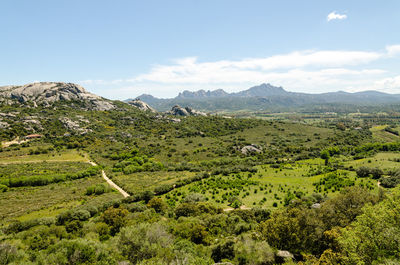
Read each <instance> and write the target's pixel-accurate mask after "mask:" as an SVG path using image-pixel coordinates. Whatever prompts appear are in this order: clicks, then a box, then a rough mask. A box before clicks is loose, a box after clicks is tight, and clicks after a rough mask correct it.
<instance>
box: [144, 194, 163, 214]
mask: <svg viewBox="0 0 400 265" xmlns="http://www.w3.org/2000/svg"><path fill="white" fill-rule="evenodd" d="M147 207H149V208H153V209H154V210H155V211H156V212H157V213H164V212H165V211H166V210H167V208H168V206H167V204H166V203H165V202H164V201H163V199H161V198H157V197H154V198H153V199H151V200H150V201H149V202H148V203H147Z"/></svg>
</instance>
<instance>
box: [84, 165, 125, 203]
mask: <svg viewBox="0 0 400 265" xmlns="http://www.w3.org/2000/svg"><path fill="white" fill-rule="evenodd" d="M88 163H89V164H91V165H92V166H97V164H96V163H95V162H93V161H88ZM101 176H102V177H103V179H105V180H106V181H107V183H108V184H109V185H110V186H111V187H113V188H114V189H116V190H117V191H119V192H120V193H121V194H122V196H124V198H126V197H129V196H130V195H129V194H128V193H127V192H126V191H124V190H123V189H122V188H121V187H120V186H118V185H117V184H115V183H114V181H112V180H111V179H110V178H109V177H107V175H106V172H104V170H101Z"/></svg>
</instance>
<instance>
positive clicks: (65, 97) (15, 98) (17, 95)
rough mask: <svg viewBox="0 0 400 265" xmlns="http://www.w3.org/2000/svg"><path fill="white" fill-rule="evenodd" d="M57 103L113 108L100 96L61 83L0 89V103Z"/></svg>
mask: <svg viewBox="0 0 400 265" xmlns="http://www.w3.org/2000/svg"><path fill="white" fill-rule="evenodd" d="M58 101H82V102H83V103H84V104H85V106H86V107H87V108H89V109H94V110H110V109H113V108H115V106H114V105H113V104H112V103H111V102H109V101H108V100H106V99H103V98H102V97H100V96H97V95H95V94H92V93H89V92H87V91H86V90H85V89H84V88H83V87H81V86H79V85H76V84H72V83H62V82H39V83H32V84H27V85H23V86H4V87H0V102H3V103H15V102H19V103H33V105H34V106H36V105H45V106H48V105H50V104H51V103H54V102H58Z"/></svg>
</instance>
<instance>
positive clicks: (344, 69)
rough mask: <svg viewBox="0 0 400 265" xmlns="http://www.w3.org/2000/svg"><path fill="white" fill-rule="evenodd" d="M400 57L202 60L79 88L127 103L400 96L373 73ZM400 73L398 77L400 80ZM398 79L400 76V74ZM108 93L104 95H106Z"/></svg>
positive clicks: (340, 54)
mask: <svg viewBox="0 0 400 265" xmlns="http://www.w3.org/2000/svg"><path fill="white" fill-rule="evenodd" d="M396 55H400V45H392V46H387V47H386V48H385V49H383V50H381V51H358V50H352V51H346V50H320V51H316V50H306V51H295V52H291V53H287V54H278V55H273V56H269V57H263V58H244V59H241V60H219V61H208V62H204V61H203V62H202V61H200V60H199V59H198V58H197V57H187V58H181V59H176V60H173V61H172V62H171V63H170V64H164V65H154V66H153V67H151V68H150V70H149V71H148V72H147V73H143V74H139V75H136V76H134V77H132V78H130V79H117V80H111V81H106V80H84V81H80V82H78V83H80V84H82V85H84V86H87V87H88V88H92V89H93V90H95V91H96V93H99V94H101V95H103V96H105V97H110V98H116V97H118V98H120V99H125V98H128V97H135V96H138V95H140V94H143V93H146V94H152V95H154V96H158V97H174V96H176V95H177V94H178V92H181V91H182V90H185V89H187V90H192V91H193V90H198V89H210V90H214V89H218V88H222V89H225V90H226V91H228V92H234V91H239V90H243V89H246V88H248V87H250V86H253V85H258V84H260V83H264V82H265V83H271V84H273V85H278V86H283V87H284V88H285V89H287V90H289V91H298V92H308V93H319V92H328V91H337V90H347V91H361V90H366V89H376V90H383V89H386V90H383V91H386V92H389V91H390V92H396V91H397V92H400V86H397V84H398V83H399V82H400V81H399V79H400V78H397V79H396V78H394V77H393V73H389V72H387V71H385V70H384V69H379V68H376V67H371V65H373V63H375V62H377V63H379V65H382V64H381V63H382V62H384V60H387V59H390V57H394V56H396ZM398 74H399V73H397V75H398ZM395 75H396V74H395ZM101 91H102V92H101Z"/></svg>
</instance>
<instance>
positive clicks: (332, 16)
mask: <svg viewBox="0 0 400 265" xmlns="http://www.w3.org/2000/svg"><path fill="white" fill-rule="evenodd" d="M346 18H347V15H346V14H339V13H336V11H333V12H331V13H329V15H328V16H327V17H326V20H327V21H331V20H336V19H337V20H343V19H346Z"/></svg>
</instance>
